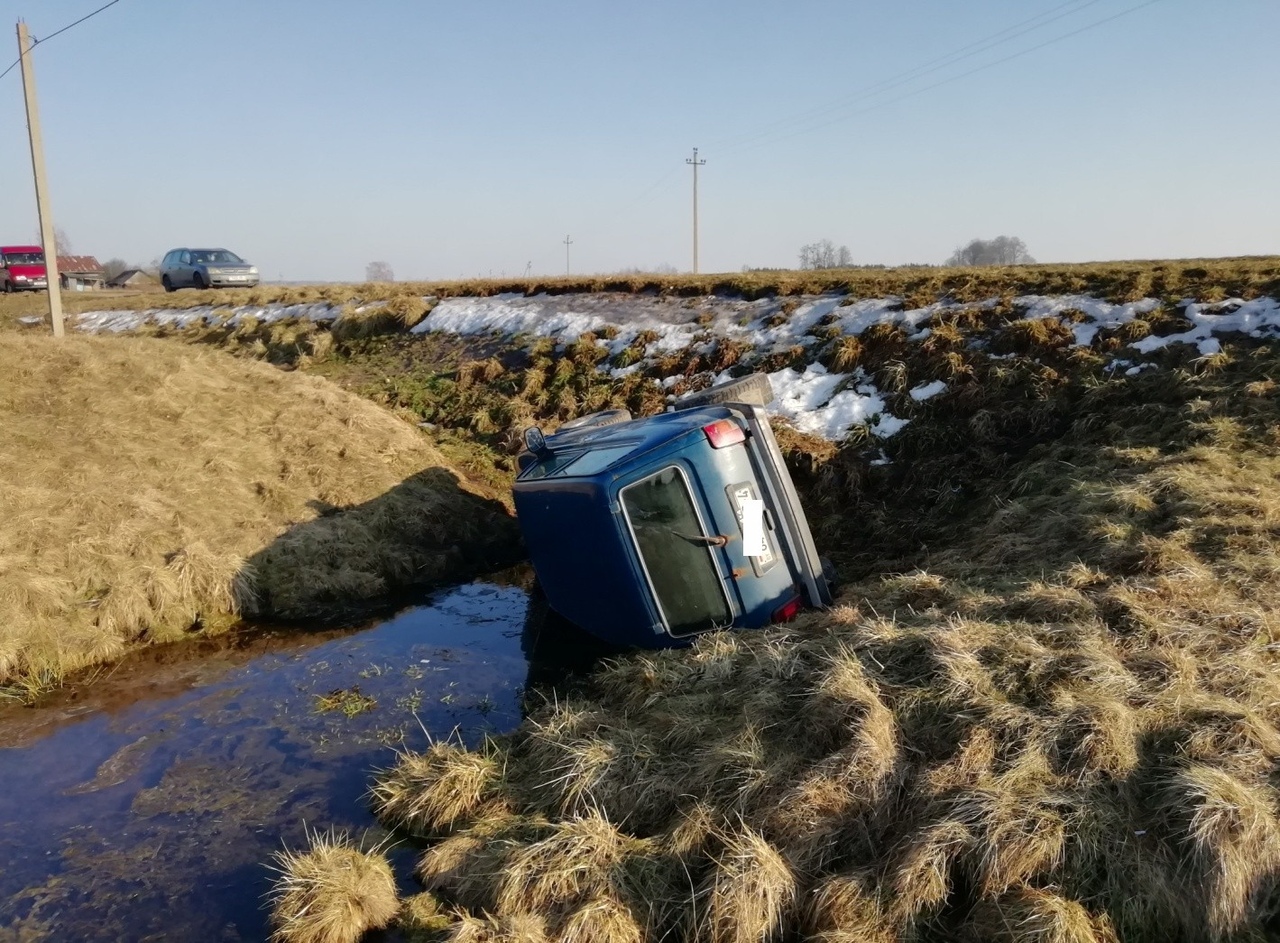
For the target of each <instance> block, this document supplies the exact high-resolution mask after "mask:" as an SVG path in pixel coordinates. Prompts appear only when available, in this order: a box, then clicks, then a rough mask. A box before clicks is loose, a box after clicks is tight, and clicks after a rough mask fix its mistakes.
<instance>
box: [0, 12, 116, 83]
mask: <svg viewBox="0 0 1280 943" xmlns="http://www.w3.org/2000/svg"><path fill="white" fill-rule="evenodd" d="M119 2H120V0H111V2H110V3H104V4H103V5H102V6H100V7H98V9H96V10H94V11H93V12H92V13H86V14H85V15H84V16H82V17H80V19H78V20H76V21H75V22H74V23H68V24H67V25H66V26H64V27H62V29H60V30H56V31H54V32H52V33H50V34H49V35H48V36H46V37H45V38H44V39H33V40H32V41H31V49H34V48H35V47H36V46H38V45H39V44H40V43H47V42H48V41H49V40H51V39H53V38H54V37H55V36H61V35H62V34H63V33H65V32H66V31H67V30H69V29H72V28H74V27H76V26H79V25H80V24H81V23H83V22H84V21H85V20H90V19H93V18H94V17H95V16H97V15H98V14H99V13H101V12H102V11H103V10H105V9H107V7H113V6H115V5H116V4H117V3H119ZM31 49H28V50H27V52H28V53H29V52H30V51H31ZM24 55H25V53H24ZM21 61H22V56H19V57H18V58H17V59H14V60H13V63H12V64H11V65H10V66H9V68H7V69H5V70H4V71H3V72H0V79H2V78H4V77H5V76H6V75H8V74H9V73H10V72H12V71H13V69H14V67H15V66H16V65H17V64H18V63H19V62H21Z"/></svg>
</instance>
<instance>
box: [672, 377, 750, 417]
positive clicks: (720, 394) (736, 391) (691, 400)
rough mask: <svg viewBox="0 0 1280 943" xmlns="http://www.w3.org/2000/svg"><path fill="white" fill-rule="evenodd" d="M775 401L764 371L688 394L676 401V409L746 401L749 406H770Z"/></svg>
mask: <svg viewBox="0 0 1280 943" xmlns="http://www.w3.org/2000/svg"><path fill="white" fill-rule="evenodd" d="M772 402H773V386H772V385H771V384H770V383H769V377H768V376H766V375H765V374H763V373H753V374H751V375H750V376H745V377H738V379H736V380H726V381H725V382H724V383H721V384H718V385H717V386H713V387H711V388H710V389H709V390H703V391H702V392H701V393H694V394H693V395H692V396H686V397H685V398H684V399H682V400H680V401H679V402H678V403H676V409H678V410H679V409H697V408H698V407H699V406H723V405H725V404H727V403H745V404H746V405H748V406H768V405H769V404H770V403H772Z"/></svg>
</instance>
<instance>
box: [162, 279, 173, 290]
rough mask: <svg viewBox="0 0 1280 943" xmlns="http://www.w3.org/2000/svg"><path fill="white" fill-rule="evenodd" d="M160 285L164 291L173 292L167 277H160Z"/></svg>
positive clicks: (171, 284) (171, 283)
mask: <svg viewBox="0 0 1280 943" xmlns="http://www.w3.org/2000/svg"><path fill="white" fill-rule="evenodd" d="M160 284H161V285H163V286H164V290H165V291H173V282H171V281H169V276H168V275H161V276H160Z"/></svg>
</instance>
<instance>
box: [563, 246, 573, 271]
mask: <svg viewBox="0 0 1280 943" xmlns="http://www.w3.org/2000/svg"><path fill="white" fill-rule="evenodd" d="M571 245H573V243H572V242H570V241H569V237H568V236H565V237H564V273H565V274H566V275H568V274H569V247H570V246H571Z"/></svg>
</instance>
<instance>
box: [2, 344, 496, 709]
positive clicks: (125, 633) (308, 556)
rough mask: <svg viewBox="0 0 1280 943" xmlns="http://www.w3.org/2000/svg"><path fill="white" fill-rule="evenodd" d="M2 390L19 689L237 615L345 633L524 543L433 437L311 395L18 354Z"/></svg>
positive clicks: (7, 601)
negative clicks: (319, 620)
mask: <svg viewBox="0 0 1280 943" xmlns="http://www.w3.org/2000/svg"><path fill="white" fill-rule="evenodd" d="M0 373H3V375H4V376H5V382H4V384H3V385H2V386H0V427H3V429H4V438H5V447H4V449H3V450H0V684H3V685H19V686H27V687H28V688H29V689H31V690H36V689H39V688H40V687H41V686H42V685H43V684H45V683H52V682H55V681H56V680H57V679H58V678H59V677H60V676H61V675H62V674H64V673H65V672H67V671H71V670H74V669H76V668H79V667H82V666H85V665H90V664H93V663H96V662H100V661H104V660H108V659H111V658H113V657H115V656H117V655H119V654H120V653H121V652H122V651H123V650H124V649H125V648H126V647H127V646H129V645H131V644H135V643H139V642H157V641H165V640H169V639H176V638H181V637H183V636H184V635H186V634H187V633H188V632H191V631H193V630H203V631H214V630H217V629H219V628H223V627H225V626H226V625H227V624H228V623H229V622H230V621H232V620H233V619H234V618H235V617H237V616H240V615H245V616H255V617H267V618H285V619H291V618H302V617H316V616H325V615H329V616H332V615H335V614H338V613H342V612H344V611H348V610H350V609H351V608H354V607H358V606H359V605H362V604H364V605H367V604H368V603H369V602H370V601H373V600H375V599H379V598H384V597H385V595H386V594H387V593H388V592H390V591H392V590H394V589H396V588H399V587H405V586H409V585H414V584H419V583H423V582H431V581H435V580H438V579H440V578H443V577H444V576H446V575H449V574H452V573H457V572H460V571H461V570H462V569H463V567H464V566H465V564H466V563H467V562H468V561H469V560H471V557H470V556H469V553H468V549H469V548H472V547H473V546H478V545H479V544H484V543H485V540H482V539H479V538H480V535H484V534H490V535H491V537H490V539H492V540H497V539H498V538H499V537H509V536H510V530H507V529H504V525H505V523H506V521H507V519H506V517H505V516H504V515H503V514H502V509H501V508H500V507H499V506H498V505H497V504H496V503H494V502H491V501H488V500H486V499H485V498H484V497H483V496H481V495H480V494H478V493H474V492H475V490H476V489H474V488H472V487H471V486H469V485H467V484H465V483H463V482H460V481H459V480H458V478H457V476H456V475H455V474H454V473H452V472H451V471H450V470H449V469H448V467H447V466H446V463H445V462H444V460H443V459H442V458H441V456H440V454H439V452H438V451H436V449H435V448H434V447H433V445H432V444H431V443H430V442H429V441H428V440H427V439H426V438H425V437H424V436H423V435H422V434H421V433H420V432H419V431H418V430H416V429H414V428H413V427H412V426H410V425H409V424H407V423H404V422H402V421H400V420H398V419H396V418H394V417H393V416H391V415H389V414H388V413H387V412H386V411H384V410H383V409H381V408H380V407H378V406H375V405H373V404H371V403H368V402H366V401H364V400H361V399H359V398H357V397H355V396H353V395H351V394H348V393H345V392H343V391H341V390H339V389H337V388H336V387H334V386H333V385H331V384H329V383H327V382H326V381H323V380H320V379H317V378H314V377H308V376H304V375H302V374H300V373H284V372H281V371H279V370H276V369H274V368H272V367H269V366H267V365H265V364H259V363H253V362H249V361H245V360H240V359H236V358H232V357H229V356H227V355H225V354H221V353H217V352H213V351H200V350H197V349H193V348H191V347H188V346H186V345H178V344H172V343H167V342H164V341H159V340H148V339H140V338H131V339H126V338H85V337H71V338H67V339H66V340H65V341H63V342H60V343H59V342H55V341H53V340H52V339H51V338H45V337H36V336H21V335H13V334H7V335H0ZM495 525H496V529H495Z"/></svg>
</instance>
